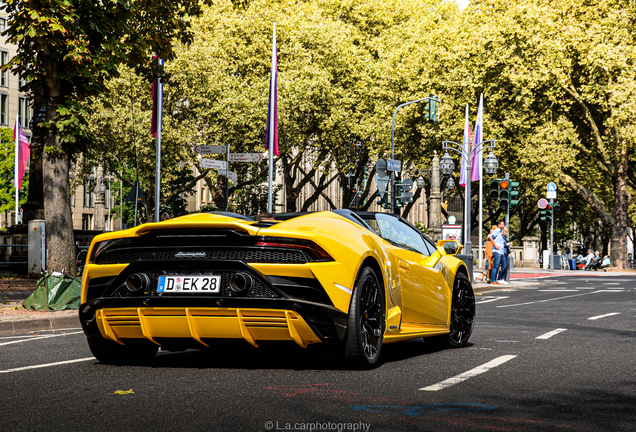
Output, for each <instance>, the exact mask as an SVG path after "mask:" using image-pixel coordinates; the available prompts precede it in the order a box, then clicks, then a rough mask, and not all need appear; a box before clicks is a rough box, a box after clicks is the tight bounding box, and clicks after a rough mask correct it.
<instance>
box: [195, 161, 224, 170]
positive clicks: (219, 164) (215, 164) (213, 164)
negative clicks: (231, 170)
mask: <svg viewBox="0 0 636 432" xmlns="http://www.w3.org/2000/svg"><path fill="white" fill-rule="evenodd" d="M201 166H202V167H203V168H214V169H222V170H226V169H227V162H226V161H220V160H214V159H201Z"/></svg>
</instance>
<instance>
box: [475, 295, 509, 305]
mask: <svg viewBox="0 0 636 432" xmlns="http://www.w3.org/2000/svg"><path fill="white" fill-rule="evenodd" d="M507 298H508V296H504V297H489V296H488V297H483V300H482V301H480V302H476V303H477V304H483V303H490V302H494V301H497V300H503V299H507Z"/></svg>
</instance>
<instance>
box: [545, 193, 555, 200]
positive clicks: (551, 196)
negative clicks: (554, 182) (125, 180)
mask: <svg viewBox="0 0 636 432" xmlns="http://www.w3.org/2000/svg"><path fill="white" fill-rule="evenodd" d="M545 196H546V198H548V199H550V198H554V199H556V191H552V192H548V193H546V194H545Z"/></svg>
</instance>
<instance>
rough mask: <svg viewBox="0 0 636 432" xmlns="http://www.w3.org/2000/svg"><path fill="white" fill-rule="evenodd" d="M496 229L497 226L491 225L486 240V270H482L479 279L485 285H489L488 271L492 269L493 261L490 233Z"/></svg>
mask: <svg viewBox="0 0 636 432" xmlns="http://www.w3.org/2000/svg"><path fill="white" fill-rule="evenodd" d="M496 229H497V225H493V226H492V227H491V228H490V233H489V234H488V237H487V238H486V268H485V269H484V274H483V276H482V278H481V281H482V282H486V283H490V270H491V269H492V264H493V259H494V257H493V256H492V246H493V241H492V233H493V232H494V231H495V230H496Z"/></svg>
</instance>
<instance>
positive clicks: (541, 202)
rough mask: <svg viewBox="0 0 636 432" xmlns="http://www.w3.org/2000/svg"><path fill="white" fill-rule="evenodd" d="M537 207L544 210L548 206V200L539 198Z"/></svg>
mask: <svg viewBox="0 0 636 432" xmlns="http://www.w3.org/2000/svg"><path fill="white" fill-rule="evenodd" d="M537 205H538V206H539V208H540V209H544V208H546V207H547V206H548V200H547V199H545V198H541V199H540V200H539V202H538V203H537Z"/></svg>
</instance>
